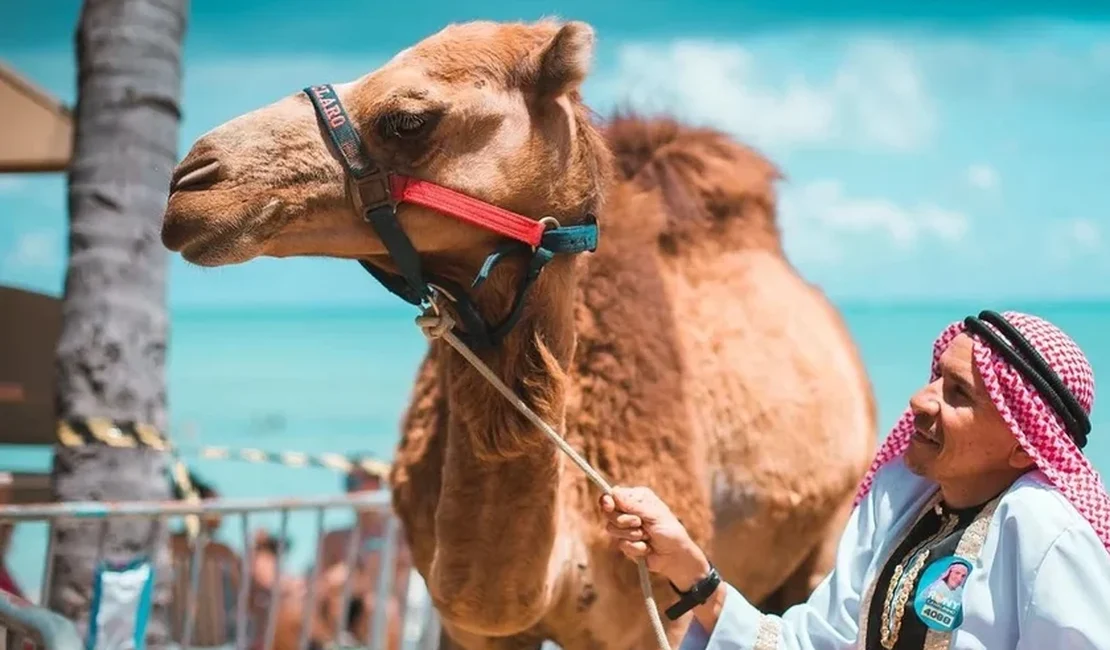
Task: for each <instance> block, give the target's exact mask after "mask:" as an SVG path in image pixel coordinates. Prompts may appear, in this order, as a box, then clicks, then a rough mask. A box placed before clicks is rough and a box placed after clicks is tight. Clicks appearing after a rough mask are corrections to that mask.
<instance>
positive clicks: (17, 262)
mask: <svg viewBox="0 0 1110 650" xmlns="http://www.w3.org/2000/svg"><path fill="white" fill-rule="evenodd" d="M60 243H61V241H60V237H59V236H58V234H57V233H56V232H53V231H49V230H36V231H31V232H25V233H21V234H20V235H19V237H18V238H16V240H15V245H14V246H13V247H12V250H11V252H10V253H9V254H8V255H7V256H6V257H7V259H6V260H5V267H6V268H8V269H15V268H20V269H43V268H52V267H53V266H55V265H56V264H58V262H59V261H60V260H61V257H62V250H61V247H60V246H59V244H60Z"/></svg>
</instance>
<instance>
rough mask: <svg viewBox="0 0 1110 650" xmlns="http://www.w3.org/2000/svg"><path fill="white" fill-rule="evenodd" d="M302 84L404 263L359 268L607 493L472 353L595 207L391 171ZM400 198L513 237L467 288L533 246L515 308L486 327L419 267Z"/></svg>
mask: <svg viewBox="0 0 1110 650" xmlns="http://www.w3.org/2000/svg"><path fill="white" fill-rule="evenodd" d="M304 92H305V94H307V95H308V97H309V99H311V100H312V105H313V107H314V108H315V109H316V114H317V115H318V116H319V118H320V121H321V123H322V124H323V125H324V129H325V130H326V131H327V132H328V136H329V137H330V138H331V141H332V142H333V143H334V144H335V147H336V149H338V150H339V153H340V160H341V161H342V163H343V166H344V168H345V169H346V170H347V175H348V177H349V179H350V182H351V184H352V188H351V190H352V191H351V195H352V198H353V200H354V202H355V208H356V209H357V210H358V211H359V213H360V214H362V215H363V218H364V219H365V220H366V221H367V222H368V223H369V224H370V225H371V226H372V227H373V228H374V230H375V231H376V232H377V233H378V236H379V237H380V238H381V240H382V243H384V244H385V247H386V249H387V250H388V251H389V253H390V255H391V256H392V258H393V260H394V263H395V264H397V268H398V269H399V270H400V271H401V276H400V277H398V276H396V275H392V274H388V273H385V272H383V271H381V270H380V269H378V268H376V267H374V266H371V265H370V264H369V263H368V262H365V261H360V263H361V264H362V266H363V268H365V269H366V270H367V271H368V272H369V273H370V274H371V275H372V276H374V278H375V279H377V280H378V282H380V283H381V284H382V285H383V286H385V288H386V289H388V290H389V291H390V292H392V293H393V294H395V295H397V296H399V297H400V298H402V299H404V300H405V301H406V302H408V303H410V304H412V305H415V306H417V307H419V308H420V309H421V311H422V313H421V315H420V316H418V317H417V319H416V323H417V325H418V326H420V328H421V329H422V330H423V331H424V334H425V336H427V337H428V338H429V339H436V338H442V339H443V340H445V341H447V343H448V344H449V345H450V346H451V347H452V348H454V349H455V351H457V352H458V353H459V354H460V355H462V357H463V358H464V359H466V360H467V361H468V362H469V363H470V364H471V365H472V366H474V369H475V370H477V371H478V372H479V374H481V375H482V376H483V377H485V379H486V381H488V382H489V383H490V384H492V385H493V387H494V388H496V389H497V391H498V392H499V393H501V394H502V395H503V396H504V397H505V399H507V400H509V403H510V404H512V405H513V406H514V407H515V408H516V409H517V410H518V411H520V412H521V414H523V415H524V417H526V418H528V421H530V422H531V423H532V424H533V425H535V426H536V428H538V429H539V430H540V431H542V432H543V433H544V434H545V435H547V437H548V438H549V439H550V440H551V441H552V442H553V443H555V445H556V446H557V447H558V448H559V450H560V451H562V452H563V453H564V454H566V455H567V456H568V457H569V458H570V459H571V460H572V461H573V462H574V464H575V465H577V466H578V467H579V468H580V469H581V470H582V471H583V472H585V474H586V477H587V478H589V479H590V482H591V483H593V484H594V485H595V486H597V487H598V489H600V490H601V491H602V492H603V493H604V494H608V495H611V494H612V493H613V488H612V486H611V485H609V483H608V481H606V480H605V478H604V477H602V476H601V474H600V473H598V471H597V470H596V469H594V468H593V467H591V466H590V464H589V463H588V462H587V461H586V459H584V458H582V456H581V455H580V454H579V453H578V452H577V451H575V450H574V448H573V447H571V446H570V445H569V444H567V442H566V440H563V438H562V436H560V435H559V434H558V432H556V431H555V429H554V428H552V427H551V425H549V424H548V423H546V422H544V421H543V419H542V418H540V416H538V415H536V413H535V412H534V411H533V410H532V409H531V408H529V407H528V405H527V404H525V403H524V401H523V400H522V399H520V398H519V397H518V396H517V395H516V394H515V393H513V391H512V390H510V389H509V387H508V386H506V385H505V383H504V382H503V381H501V378H500V377H498V376H497V375H496V374H495V373H494V372H493V370H491V369H490V367H489V366H487V365H486V364H485V363H483V362H482V360H481V359H479V358H478V357H477V355H475V354H474V351H473V349H472V348H475V347H481V348H488V347H494V346H496V345H497V344H498V343H500V342H501V340H502V339H503V338H504V336H505V334H506V333H508V332H509V331H510V330H511V329H512V327H513V325H515V324H516V321H517V320H518V319H519V317H520V313H521V307H522V306H523V303H524V297H525V295H526V294H527V292H528V288H529V287H530V286H531V285H532V283H533V282H534V281H535V279H536V277H538V276H539V273H540V271H541V270H542V269H543V267H544V265H545V264H547V262H549V261H550V260H551V258H552V257H553V256H554V255H555V254H557V253H571V254H573V253H582V252H586V251H591V252H592V251H594V250H596V248H597V238H598V232H597V220H596V219H595V218H594V217H593V215H588V216H587V219H586V223H584V224H582V225H575V226H560V225H559V223H558V222H557V221H555V220H554V219H553V218H551V217H544V218H543V219H540V220H539V221H534V220H532V219H529V218H528V217H525V216H523V215H519V214H516V213H515V212H510V211H508V210H505V209H504V208H500V207H498V206H495V205H491V204H489V203H486V202H484V201H479V200H477V199H474V198H472V197H469V196H466V195H464V194H460V193H459V192H456V191H454V190H451V189H448V188H446V187H443V186H440V185H436V184H435V183H430V182H428V181H424V180H420V179H416V178H411V177H407V176H400V175H395V174H390V173H388V172H386V171H385V170H383V169H382V168H381V167H379V166H377V165H376V164H375V163H374V162H373V161H372V160H371V159H370V157H369V156H368V155H367V154H366V152H365V150H364V149H363V148H362V144H361V140H360V139H359V136H358V132H357V131H355V129H354V127H352V126H351V120H350V117H348V115H347V112H346V111H345V110H344V109H343V105H342V103H341V102H340V101H339V97H338V96H337V95H336V94H335V89H333V88H332V87H331V86H330V85H328V84H324V85H319V86H310V87H308V88H305V89H304ZM400 202H408V203H415V204H417V205H422V206H424V207H427V208H431V209H433V210H437V211H439V212H442V213H444V214H448V215H450V216H453V217H455V218H457V219H459V220H461V221H465V222H467V223H470V224H473V225H476V226H480V227H483V228H486V229H488V230H492V231H493V232H496V233H498V234H501V235H504V236H506V237H508V238H510V241H509V242H506V243H507V244H508V246H501V247H498V249H497V250H495V251H494V252H493V253H491V254H490V256H489V257H487V258H486V262H485V264H483V265H482V269H481V270H480V271H479V272H478V275H477V276H476V277H475V279H474V282H473V283H472V285H471V286H472V288H476V287H477V286H478V285H480V284H481V282H482V281H483V280H484V279H485V277H486V276H487V275H488V273H489V271H490V270H491V269H492V268H493V266H494V265H496V264H497V262H498V261H500V259H501V257H502V256H503V255H504V254H506V253H507V252H510V251H511V250H512V249H514V248H516V249H519V248H521V247H522V246H524V247H527V250H529V251H531V252H532V259H531V262H530V263H529V265H528V272H527V273H526V274H525V277H524V278H523V279H522V280H521V283H520V285H519V286H518V288H517V294H516V297H515V299H514V301H513V307H512V310H511V311H510V313H509V315H508V316H506V317H505V319H504V320H503V321H502V322H501V323H499V324H498V325H496V326H494V327H492V328H491V327H490V326H489V325H487V324H486V323H485V321H484V320H483V319H482V317H481V316H480V315H479V314H478V311H477V309H476V308H475V306H474V304H473V303H472V302H471V301H470V299H469V298H468V297H467V295H466V292H464V291H463V290H462V288H461V287H459V286H458V285H456V284H455V283H453V282H450V281H449V280H446V279H445V278H438V277H435V276H433V275H431V274H428V273H425V272H424V270H423V269H422V267H421V264H420V258H419V256H418V254H417V253H416V250H415V249H414V248H413V246H412V242H411V241H410V240H409V238H408V237H407V236H406V235H405V233H404V231H403V230H402V229H401V227H400V225H399V224H398V223H397V218H396V206H397V204H398V203H400ZM424 278H428V280H425V279H424ZM443 296H447V298H448V299H450V300H451V301H453V302H454V303H455V306H456V310H457V311H458V314H459V318H460V319H461V320H462V321H463V325H464V326H465V327H466V330H465V331H462V332H460V331H458V330H457V329H456V328H455V321H454V319H453V318H452V317H451V316H450V315H449V314H447V313H446V312H444V311H442V310H441V309H440V306H439V301H440V300H441V299H442V297H443ZM636 567H637V569H638V570H639V576H640V591H641V592H642V594H643V597H644V604H645V606H646V609H647V613H648V618H649V619H650V620H651V626H652V629H653V630H654V632H655V637H656V641H657V642H658V644H659V648H660V650H671V646H670V642H669V641H668V640H667V633H666V630H665V629H664V628H663V621H662V619H661V618H660V616H659V609H658V608H657V607H656V605H655V597H654V595H653V592H652V588H651V578H650V576H649V575H648V570H647V563H646V562H645V561H644V560H643V559H642V558H640V559H638V560H637V561H636Z"/></svg>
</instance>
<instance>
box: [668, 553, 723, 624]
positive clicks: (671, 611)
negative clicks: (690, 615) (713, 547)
mask: <svg viewBox="0 0 1110 650" xmlns="http://www.w3.org/2000/svg"><path fill="white" fill-rule="evenodd" d="M667 582H668V583H669V584H670V585H671V589H673V590H674V592H675V593H676V594H678V602H676V603H675V604H673V605H671V606H670V607H668V608H667V611H666V612H665V613H666V615H667V618H669V619H671V620H672V621H674V620H677V619H678V618H679V617H680V616H682V615H683V614H685V613H686V612H688V611H690V610H691V609H693V608H695V607H697V606H698V605H702V604H704V603H705V601H707V600H709V597H710V596H712V595H713V592H714V591H717V587H718V586H720V584H721V574H720V573H717V567H715V566H713V563H712V562H710V563H709V573H707V574H706V575H705V577H704V578H702V579H701V580H698V581H697V582H695V583H694V586H693V587H690V589H688V590H686V591H680V590H679V589H678V587H676V586H674V583H673V582H671V581H670V580H668V581H667Z"/></svg>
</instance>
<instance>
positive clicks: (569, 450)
mask: <svg viewBox="0 0 1110 650" xmlns="http://www.w3.org/2000/svg"><path fill="white" fill-rule="evenodd" d="M432 309H433V310H434V311H435V312H436V314H434V315H431V314H427V313H425V314H421V315H420V316H417V317H416V324H417V325H418V326H420V329H421V330H423V331H424V335H425V336H427V337H428V338H430V339H436V338H439V339H443V340H444V341H447V343H448V344H450V346H451V347H453V348H454V349H455V351H457V352H458V353H459V354H461V355H462V356H463V358H464V359H466V360H467V361H469V362H470V365H472V366H474V369H475V370H477V371H478V372H479V373H480V374H481V375H482V376H483V377H485V378H486V381H488V382H489V383H491V384H493V387H494V388H496V389H497V391H498V392H499V393H501V394H502V395H504V396H505V399H507V400H509V403H510V404H512V405H513V406H514V407H516V409H517V410H518V411H520V412H521V413H522V414H524V417H526V418H528V420H529V421H530V422H531V423H532V424H534V425H536V427H537V428H538V429H539V430H540V431H543V432H544V433H545V434H547V437H548V438H549V439H551V442H554V443H555V445H556V446H557V447H558V448H559V450H560V451H562V452H563V453H564V454H566V455H567V456H569V457H570V459H571V460H572V461H574V464H575V465H577V466H578V467H579V469H581V470H582V471H583V472H585V473H586V476H587V477H588V478H589V479H590V481H591V482H592V483H593V484H594V485H596V486H597V487H598V488H599V489H600V490H601V491H602V492H603V493H605V494H608V495H612V494H613V487H612V486H611V485H609V482H608V481H606V480H605V478H604V477H603V476H602V475H601V474H599V473H598V471H597V470H596V469H594V468H593V467H592V466H590V464H589V463H588V462H586V459H585V458H582V456H581V455H580V454H579V453H578V452H577V451H575V449H574V447H571V446H570V445H569V444H567V441H566V440H563V437H562V436H560V435H559V434H558V433H557V432H556V431H555V429H553V428H552V427H551V425H549V424H548V423H546V422H544V421H543V420H542V419H540V416H538V415H536V413H535V411H533V410H532V409H531V408H529V407H528V405H527V404H525V403H524V400H522V399H520V398H519V397H517V395H516V394H515V393H513V391H511V390H509V387H508V386H506V385H505V382H503V381H501V378H500V377H498V376H497V375H496V374H494V372H493V370H491V369H490V367H489V366H487V365H486V364H485V363H483V362H482V360H481V359H479V358H478V357H477V356H476V355H475V354H474V352H473V351H472V350H471V349H470V348H469V347H467V345H466V344H465V343H463V342H462V341H460V340H459V338H458V337H457V336H455V333H454V332H452V331H451V330H452V328H453V327H454V326H455V322H454V319H452V318H451V317H450V316H449V315H447V314H446V313H443V312H441V311H440V310H439V308H438V307H437V306H435V305H434V304H433V305H432ZM636 568H637V569H639V573H640V591H641V593H642V594H643V597H644V605H645V606H646V608H647V613H648V618H650V619H651V626H652V629H653V630H654V631H655V639H656V641H657V642H658V644H659V648H660V650H671V645H670V642H669V641H668V640H667V633H666V631H665V630H664V629H663V620H662V619H661V618H660V617H659V609H658V608H657V607H656V605H655V597H654V596H653V595H652V590H651V578H650V577H649V576H648V569H647V563H646V562H645V561H644V559H643V558H637V559H636Z"/></svg>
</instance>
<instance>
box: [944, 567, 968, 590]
mask: <svg viewBox="0 0 1110 650" xmlns="http://www.w3.org/2000/svg"><path fill="white" fill-rule="evenodd" d="M966 579H967V567H965V566H964V565H962V564H953V565H952V566H951V568H949V569H948V577H947V578H946V579H945V581H944V582H945V583H946V584H947V585H948V588H949V589H955V588H956V587H959V586H960V585H962V584H963V583H964V580H966Z"/></svg>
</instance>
